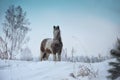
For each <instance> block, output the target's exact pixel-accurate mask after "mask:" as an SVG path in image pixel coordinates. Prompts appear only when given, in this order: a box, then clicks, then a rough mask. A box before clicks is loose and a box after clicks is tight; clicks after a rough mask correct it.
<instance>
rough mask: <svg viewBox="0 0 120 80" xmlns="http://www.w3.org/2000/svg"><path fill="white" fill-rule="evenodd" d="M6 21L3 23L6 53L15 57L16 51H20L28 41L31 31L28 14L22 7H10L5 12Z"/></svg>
mask: <svg viewBox="0 0 120 80" xmlns="http://www.w3.org/2000/svg"><path fill="white" fill-rule="evenodd" d="M5 14H6V15H5V21H4V23H3V27H2V29H3V32H4V36H5V37H4V39H5V42H6V51H7V53H8V52H9V54H10V59H12V57H13V52H14V51H19V50H20V49H21V48H22V46H23V45H24V44H25V41H26V38H25V37H26V34H27V33H28V31H29V30H30V29H29V27H28V25H29V22H28V19H26V12H24V11H23V9H22V8H21V6H17V7H15V6H14V5H12V6H10V7H9V8H8V9H7V11H6V12H5Z"/></svg>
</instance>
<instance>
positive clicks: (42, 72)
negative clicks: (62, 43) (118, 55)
mask: <svg viewBox="0 0 120 80" xmlns="http://www.w3.org/2000/svg"><path fill="white" fill-rule="evenodd" d="M110 61H111V60H107V61H104V62H99V63H80V62H76V63H73V62H63V61H61V62H54V61H42V62H33V61H17V60H0V80H107V78H106V76H107V75H108V72H107V70H108V69H109V68H110V66H109V65H108V62H110ZM112 61H113V59H112ZM81 65H83V66H87V67H88V68H89V69H93V70H94V71H98V73H97V76H96V77H91V78H89V77H88V76H82V77H81V76H80V77H77V78H74V77H72V76H71V73H73V74H76V73H77V72H78V69H79V67H80V66H81Z"/></svg>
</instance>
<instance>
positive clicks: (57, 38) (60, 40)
mask: <svg viewBox="0 0 120 80" xmlns="http://www.w3.org/2000/svg"><path fill="white" fill-rule="evenodd" d="M53 40H57V41H59V42H60V43H61V42H62V39H61V36H59V37H55V38H53Z"/></svg>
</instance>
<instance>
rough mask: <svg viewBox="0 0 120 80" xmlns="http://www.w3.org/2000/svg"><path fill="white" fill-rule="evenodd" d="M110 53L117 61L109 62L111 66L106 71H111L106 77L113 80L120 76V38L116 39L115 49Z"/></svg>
mask: <svg viewBox="0 0 120 80" xmlns="http://www.w3.org/2000/svg"><path fill="white" fill-rule="evenodd" d="M110 53H111V55H112V56H113V57H115V58H116V60H117V61H116V62H110V63H109V64H110V65H111V66H113V68H111V69H109V70H108V72H109V73H111V75H109V76H108V78H110V79H111V80H115V79H117V78H120V39H117V47H116V49H112V50H111V51H110Z"/></svg>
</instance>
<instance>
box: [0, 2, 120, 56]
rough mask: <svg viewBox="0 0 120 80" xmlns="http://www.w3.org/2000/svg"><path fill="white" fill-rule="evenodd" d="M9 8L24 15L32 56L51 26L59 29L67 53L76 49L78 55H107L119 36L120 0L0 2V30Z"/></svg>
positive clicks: (37, 51) (37, 53)
mask: <svg viewBox="0 0 120 80" xmlns="http://www.w3.org/2000/svg"><path fill="white" fill-rule="evenodd" d="M10 5H15V6H18V5H20V6H21V7H22V8H23V10H24V11H26V12H27V16H26V17H27V18H28V19H29V21H30V23H31V24H30V28H31V29H32V31H31V32H30V33H29V35H30V38H31V39H30V42H29V43H28V46H29V47H30V49H31V51H32V53H33V54H35V55H39V46H40V42H41V40H42V39H43V38H46V37H52V35H53V32H52V30H53V29H52V27H53V25H59V26H60V28H61V31H62V39H63V42H64V48H67V49H68V53H70V50H71V48H72V47H75V48H76V53H77V54H80V55H89V54H90V55H95V54H98V53H104V54H106V53H107V51H109V49H110V48H111V47H112V46H113V44H114V42H115V39H116V37H118V36H119V35H120V0H0V26H2V25H1V23H2V22H3V20H4V15H5V14H4V13H5V11H6V9H8V7H9V6H10ZM1 32H2V31H1V30H0V34H2V33H1ZM103 45H104V46H103Z"/></svg>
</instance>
